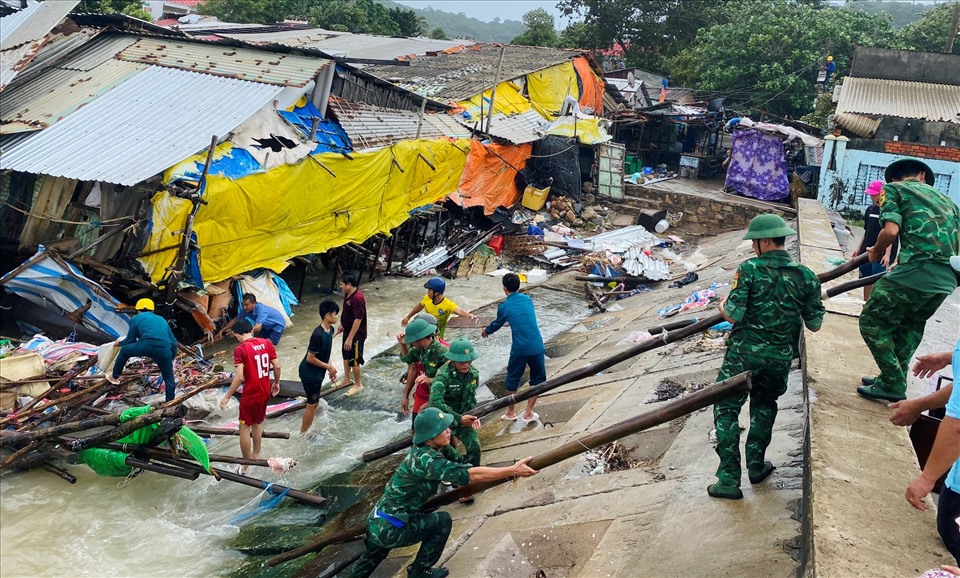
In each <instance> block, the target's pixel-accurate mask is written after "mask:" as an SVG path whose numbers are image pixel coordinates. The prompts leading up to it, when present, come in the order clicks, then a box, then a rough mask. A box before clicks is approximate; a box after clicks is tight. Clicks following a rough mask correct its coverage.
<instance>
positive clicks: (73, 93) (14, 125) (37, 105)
mask: <svg viewBox="0 0 960 578" xmlns="http://www.w3.org/2000/svg"><path fill="white" fill-rule="evenodd" d="M145 68H147V65H146V64H140V63H139V62H124V61H120V60H110V61H108V62H104V63H103V64H101V65H100V66H97V67H96V68H94V69H92V70H89V71H85V70H69V69H64V68H48V69H47V70H45V71H43V72H41V73H40V74H39V75H38V76H37V77H36V78H33V79H32V80H30V81H29V82H27V83H24V84H19V85H17V86H16V87H14V88H12V89H10V90H8V91H6V92H4V93H3V98H0V134H5V133H9V132H22V131H23V130H39V129H42V128H46V127H47V126H50V125H52V124H53V123H55V122H57V121H59V120H61V119H63V118H64V117H66V116H67V115H68V114H70V113H71V112H73V111H74V110H76V109H77V108H79V107H80V106H83V105H84V104H85V103H87V102H89V101H91V100H93V99H94V98H96V97H97V96H98V95H101V94H104V93H106V92H107V91H108V90H110V89H111V88H113V87H115V86H117V85H118V84H120V83H121V82H123V81H124V80H125V79H127V78H128V77H130V76H132V75H134V74H136V73H138V72H140V71H141V70H143V69H145Z"/></svg>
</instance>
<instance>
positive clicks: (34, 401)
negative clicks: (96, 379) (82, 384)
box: [17, 357, 97, 413]
mask: <svg viewBox="0 0 960 578" xmlns="http://www.w3.org/2000/svg"><path fill="white" fill-rule="evenodd" d="M95 363H97V358H96V357H91V358H90V359H88V360H86V361H84V362H83V363H82V364H81V365H80V367H78V368H76V369H75V370H72V371H70V372H68V373H67V374H66V375H64V376H63V377H61V378H60V380H59V381H57V382H56V383H54V384H53V385H51V386H50V388H49V389H47V391H45V392H43V393H41V394H40V395H37V396H34V398H33V399H32V400H31V401H30V402H29V403H28V404H26V405H25V406H23V407H21V408H19V410H18V412H17V413H25V412H27V411H29V410H30V408H32V407H33V406H35V405H37V404H38V403H39V402H40V401H41V400H42V399H43V398H45V397H47V396H48V395H50V394H51V393H53V392H55V391H57V390H58V389H60V388H61V387H63V386H64V385H66V384H67V383H69V382H70V380H71V379H73V378H74V376H76V375H79V374H81V373H83V372H84V371H86V370H88V369H90V368H91V367H93V366H94V364H95Z"/></svg>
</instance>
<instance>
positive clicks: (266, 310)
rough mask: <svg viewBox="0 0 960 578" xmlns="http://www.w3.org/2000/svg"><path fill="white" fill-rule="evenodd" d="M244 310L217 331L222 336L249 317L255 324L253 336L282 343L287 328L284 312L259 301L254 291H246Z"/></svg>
mask: <svg viewBox="0 0 960 578" xmlns="http://www.w3.org/2000/svg"><path fill="white" fill-rule="evenodd" d="M240 305H241V307H242V309H243V312H242V313H240V315H237V316H236V317H234V318H233V319H231V320H230V322H229V323H227V324H226V325H224V326H223V329H221V330H220V331H219V333H217V337H221V336H222V335H223V334H224V333H226V332H227V331H228V330H229V329H230V328H231V327H233V324H234V323H236V322H237V321H240V320H241V319H249V320H250V323H251V324H252V325H253V336H254V337H262V338H263V339H269V340H270V343H272V344H274V345H279V344H280V337H282V336H283V330H284V329H286V328H287V320H286V319H284V317H283V314H282V313H280V312H279V311H277V310H276V309H274V308H273V307H270V306H269V305H264V304H263V303H257V296H256V295H254V294H253V293H244V294H243V300H242V302H241V304H240Z"/></svg>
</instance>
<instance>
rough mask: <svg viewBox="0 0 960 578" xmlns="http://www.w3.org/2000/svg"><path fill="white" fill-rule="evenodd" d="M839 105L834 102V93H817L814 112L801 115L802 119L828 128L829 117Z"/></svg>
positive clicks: (824, 128)
mask: <svg viewBox="0 0 960 578" xmlns="http://www.w3.org/2000/svg"><path fill="white" fill-rule="evenodd" d="M836 110H837V105H835V104H834V103H833V93H831V92H824V93H823V94H820V95H817V98H816V100H814V103H813V112H811V113H809V114H805V115H803V116H802V117H800V120H801V121H803V122H805V123H807V124H809V125H812V126H815V127H819V128H821V129H823V130H824V131H825V130H827V117H829V116H830V115H831V114H833V113H834V112H836Z"/></svg>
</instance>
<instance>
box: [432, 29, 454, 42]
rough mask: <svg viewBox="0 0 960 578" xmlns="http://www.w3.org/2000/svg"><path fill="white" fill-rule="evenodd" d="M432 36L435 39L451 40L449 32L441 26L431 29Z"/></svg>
mask: <svg viewBox="0 0 960 578" xmlns="http://www.w3.org/2000/svg"><path fill="white" fill-rule="evenodd" d="M430 38H433V39H434V40H450V38H448V37H447V33H446V32H444V31H443V28H440V27H439V26H437V27H436V28H434V29H433V30H431V31H430Z"/></svg>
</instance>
